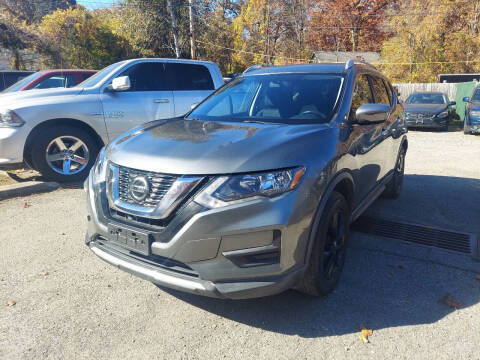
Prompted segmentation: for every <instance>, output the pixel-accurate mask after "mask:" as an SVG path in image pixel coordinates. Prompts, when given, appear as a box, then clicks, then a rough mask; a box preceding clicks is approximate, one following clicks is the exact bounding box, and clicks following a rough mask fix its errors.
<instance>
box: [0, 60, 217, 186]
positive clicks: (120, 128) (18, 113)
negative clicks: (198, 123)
mask: <svg viewBox="0 0 480 360" xmlns="http://www.w3.org/2000/svg"><path fill="white" fill-rule="evenodd" d="M222 85H223V79H222V74H221V73H220V70H219V68H218V66H217V65H216V64H215V63H212V62H206V61H193V60H178V59H133V60H126V61H122V62H119V63H116V64H112V65H110V66H108V67H106V68H105V69H103V70H102V71H100V72H98V73H96V74H95V75H93V76H92V77H90V78H88V79H87V80H85V81H84V82H82V83H81V84H79V85H77V86H75V87H72V88H68V89H66V88H62V89H45V90H35V91H21V92H14V93H7V94H4V95H2V96H0V166H2V165H8V164H15V163H21V162H22V161H25V162H27V163H28V164H29V165H30V166H31V167H33V168H34V169H36V170H38V171H40V172H41V173H42V174H43V175H44V176H45V177H46V178H48V179H52V180H55V181H59V182H67V181H79V180H82V179H84V178H85V177H86V176H87V174H88V171H89V170H90V167H91V166H92V165H93V163H94V162H95V158H96V156H97V153H98V151H99V149H100V148H101V147H102V146H103V145H105V144H108V143H109V142H110V141H111V140H113V139H115V138H116V137H117V136H118V135H120V134H122V133H124V132H125V131H127V130H129V129H131V128H132V127H135V126H137V125H140V124H142V123H144V122H146V121H152V120H157V119H166V118H171V117H175V116H180V115H184V114H185V113H187V112H188V111H190V110H191V108H192V106H194V105H196V104H198V103H199V102H201V101H202V100H203V99H204V98H205V97H207V96H208V95H210V94H211V93H212V92H213V91H214V90H215V89H217V88H219V87H220V86H222Z"/></svg>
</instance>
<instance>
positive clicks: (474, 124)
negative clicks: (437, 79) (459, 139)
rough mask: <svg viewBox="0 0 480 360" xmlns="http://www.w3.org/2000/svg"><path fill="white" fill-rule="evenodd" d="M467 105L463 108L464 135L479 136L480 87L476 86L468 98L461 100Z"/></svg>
mask: <svg viewBox="0 0 480 360" xmlns="http://www.w3.org/2000/svg"><path fill="white" fill-rule="evenodd" d="M463 101H465V102H466V103H467V106H466V108H465V122H464V125H463V132H464V133H465V134H480V86H477V87H476V88H475V89H474V90H473V92H472V95H471V96H470V97H466V98H463Z"/></svg>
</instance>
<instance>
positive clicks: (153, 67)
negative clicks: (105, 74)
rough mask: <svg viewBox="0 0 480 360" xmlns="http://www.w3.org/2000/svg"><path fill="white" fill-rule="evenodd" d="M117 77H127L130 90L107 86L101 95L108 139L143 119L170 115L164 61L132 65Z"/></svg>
mask: <svg viewBox="0 0 480 360" xmlns="http://www.w3.org/2000/svg"><path fill="white" fill-rule="evenodd" d="M118 76H128V77H129V78H130V83H131V87H130V89H129V90H125V91H112V90H108V88H107V89H106V90H105V91H104V92H103V93H101V95H100V98H101V102H102V105H103V114H104V117H105V123H106V126H107V131H108V136H109V138H110V141H112V140H113V139H115V138H116V137H117V136H119V135H120V134H122V133H124V132H125V131H127V130H130V129H131V128H133V127H135V126H138V125H141V124H143V123H145V122H148V121H152V120H158V119H167V118H171V117H173V115H174V99H173V91H172V90H171V88H170V86H169V84H168V79H167V74H166V68H165V64H164V63H163V62H142V63H137V64H133V65H132V66H131V67H129V68H127V69H126V70H125V71H123V72H122V73H121V74H119V75H118Z"/></svg>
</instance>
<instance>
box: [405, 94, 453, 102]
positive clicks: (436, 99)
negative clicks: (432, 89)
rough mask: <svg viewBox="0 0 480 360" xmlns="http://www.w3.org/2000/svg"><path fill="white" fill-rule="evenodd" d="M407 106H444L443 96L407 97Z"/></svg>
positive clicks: (421, 95)
mask: <svg viewBox="0 0 480 360" xmlns="http://www.w3.org/2000/svg"><path fill="white" fill-rule="evenodd" d="M406 103H407V104H446V103H447V102H446V101H445V97H444V96H443V94H412V95H410V96H409V97H408V99H407V101H406Z"/></svg>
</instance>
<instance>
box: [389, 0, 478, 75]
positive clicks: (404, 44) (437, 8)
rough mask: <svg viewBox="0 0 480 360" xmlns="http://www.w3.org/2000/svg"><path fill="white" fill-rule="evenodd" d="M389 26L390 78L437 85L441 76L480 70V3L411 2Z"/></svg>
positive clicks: (459, 0) (404, 4) (475, 0)
mask: <svg viewBox="0 0 480 360" xmlns="http://www.w3.org/2000/svg"><path fill="white" fill-rule="evenodd" d="M398 13H400V14H401V13H408V14H409V15H408V16H392V17H391V19H390V21H389V25H390V26H391V28H392V29H393V31H394V36H393V37H392V38H391V39H389V40H388V41H386V42H385V43H384V44H383V46H382V56H383V58H384V59H385V62H386V63H387V64H385V65H381V66H382V68H383V69H384V70H385V72H386V73H387V75H389V76H390V77H391V78H392V79H393V80H395V81H401V82H408V81H412V82H435V81H437V75H438V74H440V73H456V72H460V73H463V72H478V71H479V70H480V63H479V62H478V60H479V59H480V33H479V22H478V20H479V18H480V0H472V1H471V2H468V3H466V2H464V1H462V0H422V1H420V0H409V1H405V2H402V4H401V5H400V7H399V9H398Z"/></svg>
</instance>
